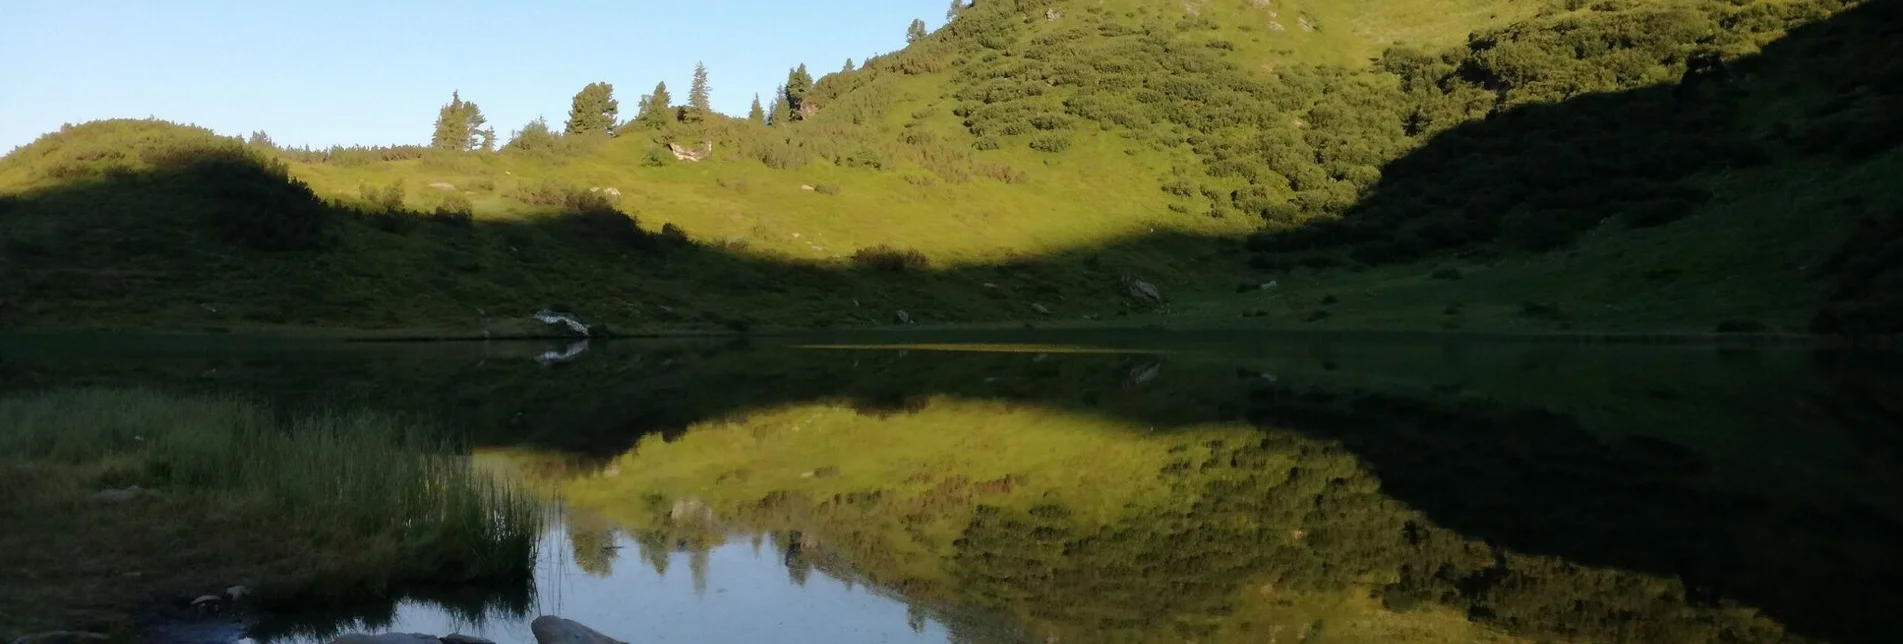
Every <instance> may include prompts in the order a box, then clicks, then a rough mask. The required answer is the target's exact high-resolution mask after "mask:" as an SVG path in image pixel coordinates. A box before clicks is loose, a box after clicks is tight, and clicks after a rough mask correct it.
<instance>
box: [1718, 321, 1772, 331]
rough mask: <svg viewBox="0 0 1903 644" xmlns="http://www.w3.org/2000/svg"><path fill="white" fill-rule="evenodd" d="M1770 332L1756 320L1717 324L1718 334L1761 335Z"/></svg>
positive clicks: (1768, 328)
mask: <svg viewBox="0 0 1903 644" xmlns="http://www.w3.org/2000/svg"><path fill="white" fill-rule="evenodd" d="M1769 330H1771V329H1770V327H1767V326H1765V325H1764V323H1763V322H1759V321H1757V320H1725V321H1723V322H1719V323H1718V327H1717V331H1718V332H1719V333H1763V332H1765V331H1769Z"/></svg>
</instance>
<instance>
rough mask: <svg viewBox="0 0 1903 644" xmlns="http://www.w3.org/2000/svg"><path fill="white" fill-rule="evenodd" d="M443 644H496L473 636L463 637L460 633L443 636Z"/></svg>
mask: <svg viewBox="0 0 1903 644" xmlns="http://www.w3.org/2000/svg"><path fill="white" fill-rule="evenodd" d="M443 644H496V643H495V642H494V641H491V640H486V639H483V638H480V637H476V636H474V635H464V634H462V633H451V634H449V635H444V636H443Z"/></svg>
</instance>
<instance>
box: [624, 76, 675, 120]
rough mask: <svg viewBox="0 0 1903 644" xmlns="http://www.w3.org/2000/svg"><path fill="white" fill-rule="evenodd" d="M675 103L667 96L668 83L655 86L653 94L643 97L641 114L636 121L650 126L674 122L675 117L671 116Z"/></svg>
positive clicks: (636, 117)
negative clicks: (670, 112)
mask: <svg viewBox="0 0 1903 644" xmlns="http://www.w3.org/2000/svg"><path fill="white" fill-rule="evenodd" d="M673 102H674V98H673V97H671V96H668V94H667V83H665V82H662V83H658V84H656V85H655V86H654V93H653V94H649V95H647V96H643V97H641V113H640V114H639V115H637V116H635V117H634V120H636V121H640V122H642V123H646V124H648V125H649V126H658V125H661V124H664V123H666V122H668V121H670V120H673V119H672V116H673V115H672V114H669V111H670V109H671V108H672V107H673V105H672V104H673Z"/></svg>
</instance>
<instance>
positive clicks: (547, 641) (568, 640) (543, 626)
mask: <svg viewBox="0 0 1903 644" xmlns="http://www.w3.org/2000/svg"><path fill="white" fill-rule="evenodd" d="M529 632H531V633H534V634H535V641H536V644H627V642H623V641H621V640H618V639H614V638H612V637H608V636H606V635H602V634H601V633H597V632H595V630H594V629H591V628H588V627H586V626H582V625H581V624H580V623H579V622H576V621H575V620H572V619H563V618H560V617H556V616H554V615H543V616H541V617H537V618H535V621H533V622H530V623H529Z"/></svg>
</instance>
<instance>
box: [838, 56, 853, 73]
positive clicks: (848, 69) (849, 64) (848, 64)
mask: <svg viewBox="0 0 1903 644" xmlns="http://www.w3.org/2000/svg"><path fill="white" fill-rule="evenodd" d="M851 71H852V59H851V58H847V59H846V68H845V69H841V70H839V72H840V73H842V74H844V73H849V72H851Z"/></svg>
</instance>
